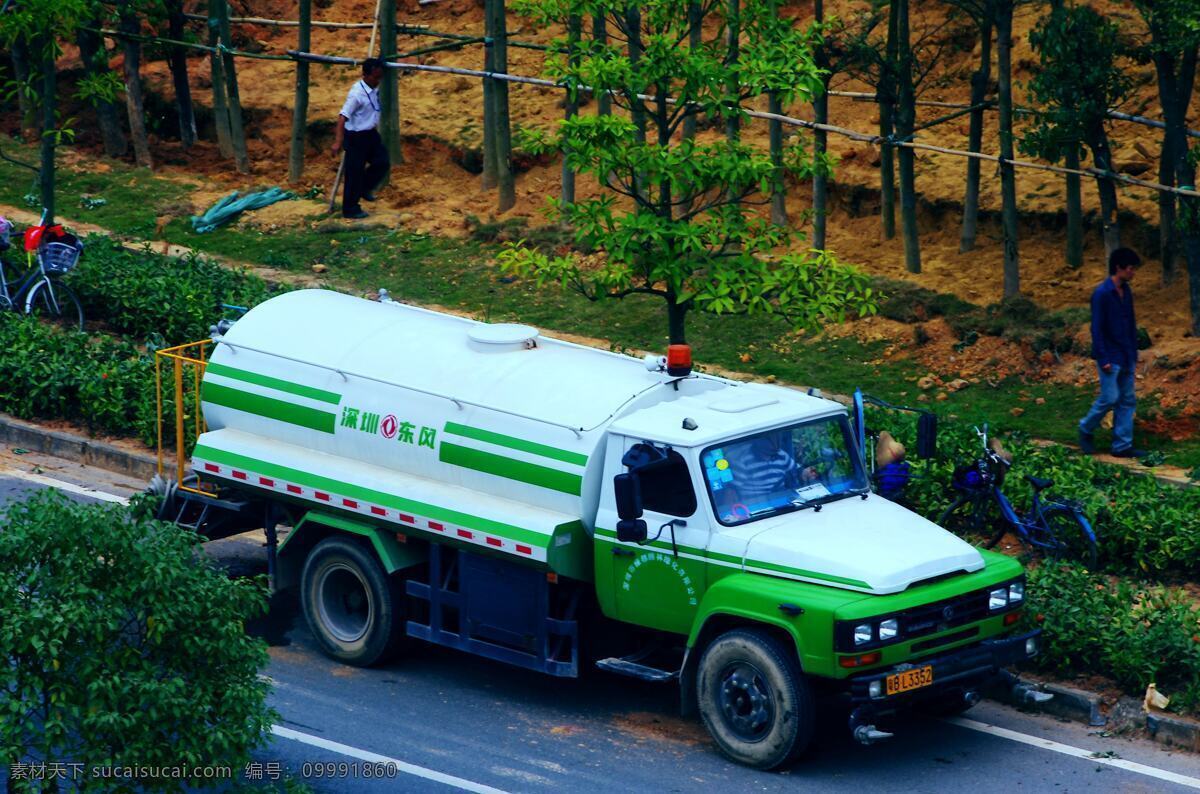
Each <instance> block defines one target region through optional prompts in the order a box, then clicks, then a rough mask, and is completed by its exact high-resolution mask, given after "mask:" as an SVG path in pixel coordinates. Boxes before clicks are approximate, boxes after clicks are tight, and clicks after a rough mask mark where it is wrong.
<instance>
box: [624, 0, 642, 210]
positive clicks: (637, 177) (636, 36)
mask: <svg viewBox="0 0 1200 794" xmlns="http://www.w3.org/2000/svg"><path fill="white" fill-rule="evenodd" d="M625 32H626V41H627V44H626V47H627V48H628V51H629V67H630V71H631V72H632V73H633V75H634V78H635V80H636V79H637V78H638V77H639V74H638V67H639V65H640V63H641V60H642V11H641V9H640V8H639V7H638V5H637V4H636V3H630V4H629V5H628V6H626V8H625ZM627 99H628V100H629V106H630V108H631V110H630V113H629V118H630V119H631V120H632V121H633V126H634V128H635V129H636V130H637V133H636V134H637V139H638V141H639V142H642V143H645V141H646V106H645V103H643V102H642V100H640V99H638V98H637V96H636V95H634V93H633V92H631V93H630V95H629V96H628V97H627ZM632 187H633V192H634V193H635V194H636V195H637V196H638V199H635V200H641V199H644V198H645V196H644V194H643V190H644V188H645V180H644V178H643V176H642V175H641V174H638V173H637V172H634V174H633V186H632Z"/></svg>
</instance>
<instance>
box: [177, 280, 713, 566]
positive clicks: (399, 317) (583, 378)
mask: <svg viewBox="0 0 1200 794" xmlns="http://www.w3.org/2000/svg"><path fill="white" fill-rule="evenodd" d="M217 341H218V342H219V344H218V345H217V346H216V350H215V352H214V353H213V355H212V357H211V359H210V361H209V363H208V366H207V368H206V371H205V374H204V381H203V386H202V390H201V400H202V407H203V412H204V418H205V421H206V423H207V427H208V432H206V433H204V434H203V435H202V436H201V437H200V439H199V441H198V443H197V446H196V450H195V452H194V454H193V466H194V468H195V469H196V471H197V472H198V473H199V474H200V475H201V476H202V477H204V476H207V477H210V478H217V479H223V480H227V481H230V482H233V483H234V484H237V485H239V486H241V487H253V488H260V489H266V490H271V491H274V492H276V493H278V494H280V495H281V496H284V497H287V498H290V499H292V500H293V501H299V502H304V503H309V504H311V505H312V506H314V507H318V508H325V507H328V508H331V509H337V510H341V511H351V512H357V513H361V514H363V515H365V516H369V517H371V518H372V519H374V520H377V521H387V522H393V523H397V524H398V525H400V526H406V525H407V526H411V527H415V528H417V529H421V530H424V531H427V532H430V531H432V532H434V533H445V534H447V535H449V536H450V537H452V538H453V539H454V540H456V541H457V542H466V543H473V544H475V545H480V546H484V547H487V548H489V549H491V550H493V551H497V552H508V553H511V554H516V555H518V556H524V557H527V558H529V559H531V560H534V561H539V562H541V561H549V562H550V563H551V567H554V565H553V563H554V561H555V558H556V556H559V555H558V554H557V553H556V551H555V549H556V548H558V546H563V547H565V546H570V545H571V544H572V543H575V544H576V545H581V541H582V540H583V538H582V537H579V530H584V531H590V530H591V528H592V527H591V519H592V517H593V516H594V515H595V507H596V502H597V500H598V499H599V492H600V479H601V473H602V471H603V464H604V461H603V455H604V444H603V438H604V435H605V431H606V429H607V427H608V426H609V424H610V423H611V422H612V421H613V419H614V418H616V417H618V416H620V415H622V414H623V413H626V412H628V411H629V410H631V409H633V408H635V407H637V406H641V405H647V404H653V403H655V402H660V401H663V400H669V399H675V398H676V397H678V396H681V395H682V394H686V393H692V394H694V393H696V392H697V391H701V390H709V389H713V388H725V387H727V386H729V385H732V384H728V383H727V382H725V381H722V380H720V379H716V378H707V377H703V376H701V377H693V378H692V379H690V381H691V382H690V383H689V384H688V386H687V388H685V389H682V390H677V389H674V388H670V387H664V384H667V383H670V382H671V380H672V379H671V378H669V377H668V376H666V375H665V374H664V373H661V372H651V371H649V370H648V369H647V368H646V367H645V366H644V364H643V362H641V361H639V360H637V359H633V358H630V357H628V356H622V355H616V354H613V353H608V352H605V351H601V350H595V349H592V348H588V347H583V346H580V345H575V344H571V343H568V342H563V341H560V340H555V339H550V338H547V337H543V336H541V335H540V334H538V332H537V331H536V330H535V329H532V328H529V327H528V326H517V325H511V324H498V325H497V324H487V323H480V322H477V321H474V320H470V319H466V318H462V317H455V316H452V315H447V314H442V313H438V312H432V311H428V310H424V309H420V308H416V307H412V306H406V305H403V304H399V303H380V302H375V301H368V300H363V299H360V298H355V297H351V296H348V295H343V294H340V293H336V292H330V291H325V290H299V291H295V292H289V293H286V294H284V295H281V296H279V297H276V298H272V299H271V300H268V301H265V302H264V303H262V304H260V305H258V306H257V307H255V308H254V309H252V310H251V311H250V312H248V313H247V314H246V315H245V316H244V317H242V318H241V319H240V320H238V321H237V322H236V323H235V324H234V325H233V327H232V328H231V329H229V330H228V331H227V332H226V333H225V335H224V336H223V337H219V338H218V339H217ZM555 544H558V546H556V545H555ZM566 556H568V557H571V556H574V555H569V554H568V555H566Z"/></svg>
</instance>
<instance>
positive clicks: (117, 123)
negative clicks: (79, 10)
mask: <svg viewBox="0 0 1200 794" xmlns="http://www.w3.org/2000/svg"><path fill="white" fill-rule="evenodd" d="M100 27H101V24H100V19H99V17H93V18H92V19H91V20H89V21H88V22H87V23H86V24H84V25H80V27H79V30H78V31H76V34H75V41H76V43H77V44H78V45H79V60H80V61H82V63H83V71H84V79H83V81H82V82H81V83H80V85H79V90H78V94H79V97H80V98H81V99H83V100H85V101H87V102H88V103H89V104H91V105H92V107H94V108H95V109H96V122H97V123H96V126H97V127H98V128H99V129H100V140H101V141H102V142H103V144H104V153H105V154H107V155H108V156H109V157H123V156H124V155H125V152H126V151H127V150H128V149H129V142H128V141H127V140H126V139H125V132H124V131H123V130H122V129H121V118H120V113H119V111H118V109H117V103H116V102H114V101H113V97H115V96H117V95H118V94H119V92H120V89H121V86H122V83H121V80H120V78H118V77H117V75H116V73H115V72H113V71H112V70H111V69H109V68H108V52H107V50H106V49H105V47H104V41H103V39H101V38H100V34H99V33H97V32H96V31H97V30H98V29H99V28H100Z"/></svg>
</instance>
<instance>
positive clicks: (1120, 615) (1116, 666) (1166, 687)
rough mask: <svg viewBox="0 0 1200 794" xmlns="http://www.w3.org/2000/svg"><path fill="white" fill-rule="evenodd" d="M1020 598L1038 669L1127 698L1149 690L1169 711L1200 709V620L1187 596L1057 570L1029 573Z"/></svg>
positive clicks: (1047, 567) (1051, 566)
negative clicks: (1092, 677)
mask: <svg viewBox="0 0 1200 794" xmlns="http://www.w3.org/2000/svg"><path fill="white" fill-rule="evenodd" d="M1026 593H1027V599H1028V601H1027V607H1026V613H1027V618H1028V619H1029V620H1030V621H1031V623H1032V624H1034V625H1037V626H1039V627H1040V628H1041V629H1042V641H1043V648H1042V653H1041V654H1040V655H1039V656H1038V657H1037V660H1036V662H1035V664H1036V666H1037V667H1039V668H1040V669H1042V670H1045V671H1048V672H1052V673H1057V674H1060V675H1087V674H1092V673H1094V674H1099V675H1103V676H1106V677H1108V678H1111V679H1113V680H1115V681H1116V682H1117V683H1118V684H1119V685H1120V686H1121V687H1122V688H1123V689H1124V690H1125V691H1126V692H1129V693H1130V694H1132V695H1140V694H1141V693H1142V692H1144V691H1145V688H1146V685H1147V684H1150V683H1152V682H1153V683H1155V684H1157V685H1158V688H1159V690H1161V691H1162V692H1163V693H1165V694H1168V695H1170V696H1171V698H1172V703H1171V706H1172V710H1180V711H1189V710H1194V709H1196V707H1197V706H1200V613H1197V611H1196V605H1195V604H1194V603H1192V601H1191V599H1190V598H1189V597H1188V596H1187V595H1186V594H1185V593H1183V592H1181V591H1179V590H1172V589H1169V588H1166V587H1163V586H1161V585H1157V586H1156V585H1144V584H1137V583H1134V582H1130V581H1125V580H1116V581H1113V580H1112V579H1110V577H1108V576H1104V575H1101V574H1095V573H1089V572H1088V571H1086V570H1084V569H1083V568H1081V567H1077V566H1073V565H1069V564H1058V563H1046V564H1043V565H1041V566H1039V567H1037V568H1035V569H1033V570H1031V571H1030V573H1029V583H1028V588H1027V591H1026Z"/></svg>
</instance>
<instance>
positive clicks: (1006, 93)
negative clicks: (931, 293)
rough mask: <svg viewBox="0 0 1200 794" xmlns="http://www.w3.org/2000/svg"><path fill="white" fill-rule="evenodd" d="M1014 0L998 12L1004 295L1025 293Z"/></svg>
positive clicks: (999, 5)
mask: <svg viewBox="0 0 1200 794" xmlns="http://www.w3.org/2000/svg"><path fill="white" fill-rule="evenodd" d="M1013 6H1014V0H1000V2H999V3H997V14H996V51H997V59H996V60H997V67H998V69H999V72H1000V91H999V94H1000V96H999V100H1000V158H1001V160H1000V193H1001V225H1002V227H1003V229H1004V297H1006V298H1010V297H1012V296H1014V295H1018V294H1020V292H1021V258H1020V253H1019V247H1018V240H1017V234H1018V228H1017V176H1016V169H1015V168H1014V167H1013V164H1012V159H1013V104H1012V21H1013Z"/></svg>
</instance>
